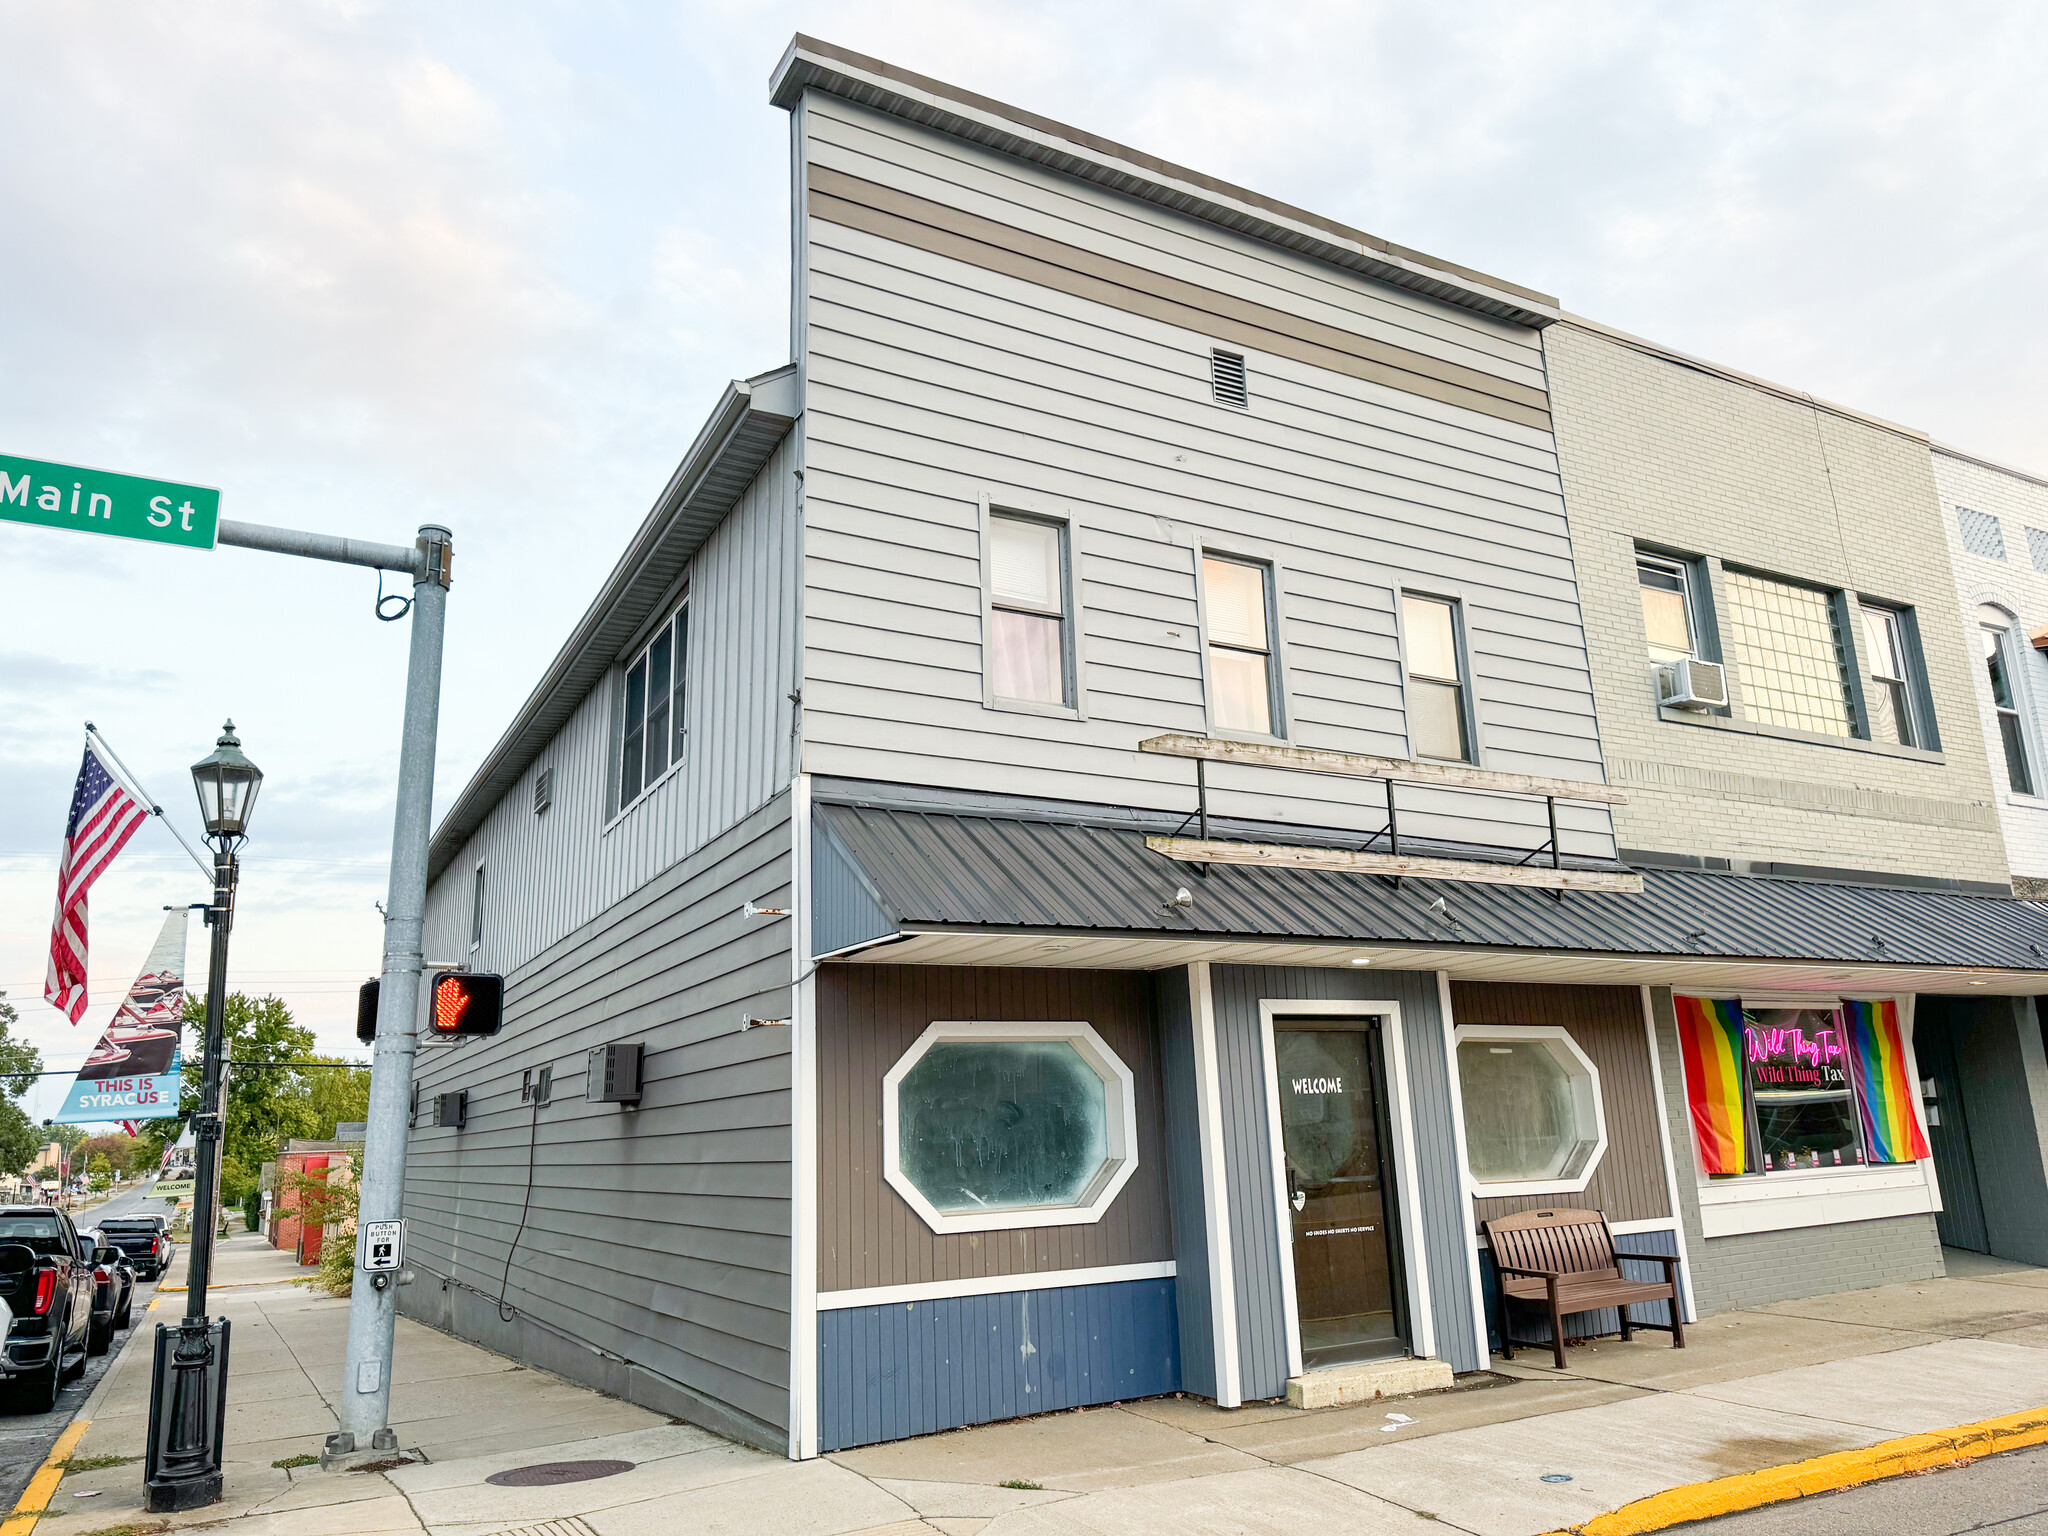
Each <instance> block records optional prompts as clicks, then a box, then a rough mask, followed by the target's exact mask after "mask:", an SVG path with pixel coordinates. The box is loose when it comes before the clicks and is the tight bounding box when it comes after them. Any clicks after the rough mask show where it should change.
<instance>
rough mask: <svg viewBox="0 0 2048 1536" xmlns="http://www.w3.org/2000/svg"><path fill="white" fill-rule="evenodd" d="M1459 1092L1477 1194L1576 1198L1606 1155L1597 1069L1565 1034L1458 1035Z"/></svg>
mask: <svg viewBox="0 0 2048 1536" xmlns="http://www.w3.org/2000/svg"><path fill="white" fill-rule="evenodd" d="M1458 1090H1459V1096H1460V1100H1461V1102H1462V1105H1463V1109H1464V1118H1465V1154H1466V1164H1467V1166H1468V1167H1469V1169H1470V1170H1471V1174H1472V1182H1473V1183H1474V1184H1475V1185H1476V1186H1478V1192H1479V1193H1481V1194H1484V1195H1514V1194H1552V1193H1576V1192H1578V1191H1580V1190H1583V1189H1584V1188H1585V1187H1586V1184H1587V1181H1588V1180H1589V1179H1591V1178H1592V1176H1593V1169H1594V1168H1595V1167H1596V1166H1598V1164H1599V1162H1600V1158H1601V1155H1602V1154H1603V1153H1604V1152H1605V1151H1606V1150H1607V1124H1606V1116H1605V1113H1604V1111H1603V1110H1602V1108H1601V1103H1600V1072H1599V1069H1598V1068H1597V1067H1595V1066H1594V1065H1593V1063H1592V1061H1591V1059H1590V1058H1588V1057H1587V1055H1586V1053H1585V1052H1584V1051H1582V1050H1580V1049H1579V1046H1578V1042H1576V1041H1575V1040H1573V1039H1572V1037H1571V1036H1570V1035H1569V1034H1568V1033H1566V1032H1565V1031H1564V1030H1562V1029H1557V1028H1552V1027H1548V1026H1546V1027H1540V1028H1536V1027H1526V1026H1512V1025H1499V1026H1491V1025H1470V1026H1467V1027H1465V1028H1462V1029H1460V1030H1459V1031H1458Z"/></svg>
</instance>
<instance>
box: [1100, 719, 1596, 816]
mask: <svg viewBox="0 0 2048 1536" xmlns="http://www.w3.org/2000/svg"><path fill="white" fill-rule="evenodd" d="M1138 750H1139V751H1140V752H1154V753H1158V754H1159V755H1161V756H1164V757H1197V758H1202V759H1204V760H1205V761H1208V762H1212V763H1238V764H1241V765H1243V766H1245V767H1249V768H1291V769H1293V770H1295V771H1296V772H1297V773H1334V774H1339V775H1341V776H1343V777H1345V778H1352V779H1398V780H1399V781H1400V782H1401V783H1403V784H1441V785H1444V786H1446V787H1447V788H1451V789H1481V790H1489V791H1491V792H1493V793H1495V794H1502V795H1544V796H1548V797H1550V798H1552V799H1557V800H1581V801H1588V802H1591V803H1593V804H1596V805H1626V804H1628V792H1627V791H1626V790H1620V789H1614V788H1611V787H1610V786H1608V785H1605V784H1593V783H1589V782H1587V781H1585V780H1583V779H1551V778H1545V777H1543V776H1542V775H1540V774H1534V773H1495V772H1493V771H1491V770H1490V769H1486V768H1473V767H1469V766H1467V765H1466V764H1463V763H1425V762H1421V761H1418V760H1416V759H1412V758H1398V757H1369V756H1367V755H1365V754H1364V753H1361V752H1326V751H1323V750H1321V749H1319V748H1314V747H1283V746H1277V745H1276V746H1267V745H1265V744H1263V743H1260V742H1251V741H1226V740H1222V739H1219V738H1217V737H1214V736H1188V735H1168V736H1150V737H1147V738H1146V739H1145V740H1143V741H1141V742H1139V743H1138Z"/></svg>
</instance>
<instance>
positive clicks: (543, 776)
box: [533, 768, 555, 816]
mask: <svg viewBox="0 0 2048 1536" xmlns="http://www.w3.org/2000/svg"><path fill="white" fill-rule="evenodd" d="M554 803H555V770H554V769H552V768H543V769H541V771H540V772H539V773H536V774H535V775H534V776H533V814H534V815H536V816H538V815H539V814H540V813H541V812H542V811H544V810H546V809H547V808H548V807H549V806H551V805H553V804H554Z"/></svg>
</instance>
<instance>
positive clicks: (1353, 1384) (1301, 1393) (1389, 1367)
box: [1287, 1360, 1451, 1408]
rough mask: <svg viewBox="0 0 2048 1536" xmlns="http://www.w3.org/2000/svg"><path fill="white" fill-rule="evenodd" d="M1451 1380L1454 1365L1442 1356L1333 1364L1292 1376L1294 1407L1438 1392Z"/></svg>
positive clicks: (1290, 1403) (1290, 1402) (1289, 1391)
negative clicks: (1439, 1357) (1323, 1368)
mask: <svg viewBox="0 0 2048 1536" xmlns="http://www.w3.org/2000/svg"><path fill="white" fill-rule="evenodd" d="M1450 1384H1451V1368H1450V1366H1448V1365H1447V1364H1445V1363H1444V1362H1443V1361H1441V1360H1368V1361H1366V1362H1365V1363H1363V1364H1361V1365H1333V1366H1331V1367H1330V1368H1329V1369H1327V1370H1321V1371H1309V1372H1306V1373H1304V1374H1303V1375H1300V1376H1295V1377H1291V1378H1290V1379H1289V1380H1288V1383H1287V1406H1288V1407H1290V1408H1336V1407H1339V1406H1342V1405H1343V1404H1346V1403H1369V1402H1371V1401H1372V1400H1373V1399H1374V1398H1376V1397H1400V1396H1402V1395H1403V1394H1405V1393H1409V1392H1434V1391H1436V1390H1437V1389H1438V1388H1440V1387H1448V1386H1449V1385H1450Z"/></svg>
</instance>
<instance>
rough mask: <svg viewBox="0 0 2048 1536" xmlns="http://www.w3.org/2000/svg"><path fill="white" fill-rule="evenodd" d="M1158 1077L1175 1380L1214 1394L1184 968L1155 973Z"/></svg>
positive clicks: (1205, 1214)
mask: <svg viewBox="0 0 2048 1536" xmlns="http://www.w3.org/2000/svg"><path fill="white" fill-rule="evenodd" d="M1153 1008H1154V1009H1155V1010H1156V1013H1155V1016H1156V1017H1157V1019H1158V1021H1159V1061H1160V1075H1161V1078H1162V1079H1163V1082H1164V1086H1165V1090H1166V1170H1167V1187H1166V1193H1167V1203H1168V1206H1169V1207H1170V1208H1171V1210H1172V1212H1173V1263H1174V1287H1175V1290H1176V1292H1177V1294H1178V1297H1179V1303H1180V1306H1179V1312H1180V1374H1181V1385H1182V1387H1183V1388H1184V1389H1185V1390H1187V1391H1189V1392H1194V1393H1198V1394H1200V1395H1201V1396H1203V1397H1214V1396H1215V1395H1216V1332H1215V1328H1216V1324H1215V1313H1214V1312H1213V1311H1212V1309H1211V1307H1210V1294H1209V1284H1210V1281H1209V1203H1208V1200H1207V1199H1206V1197H1205V1191H1204V1188H1203V1179H1204V1169H1203V1167H1202V1125H1201V1109H1200V1105H1199V1102H1198V1100H1197V1098H1196V1093H1195V1021H1194V1008H1193V1001H1192V998H1191V997H1190V995H1189V991H1188V971H1187V967H1185V966H1176V967H1173V968H1172V969H1169V970H1164V971H1160V972H1158V973H1157V974H1156V977H1155V982H1154V990H1153Z"/></svg>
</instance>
